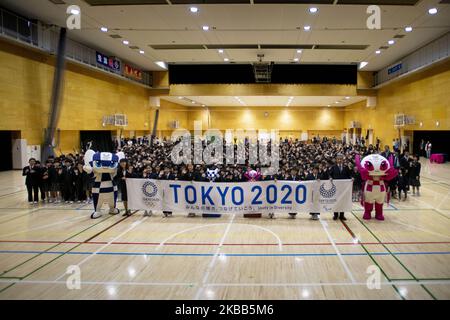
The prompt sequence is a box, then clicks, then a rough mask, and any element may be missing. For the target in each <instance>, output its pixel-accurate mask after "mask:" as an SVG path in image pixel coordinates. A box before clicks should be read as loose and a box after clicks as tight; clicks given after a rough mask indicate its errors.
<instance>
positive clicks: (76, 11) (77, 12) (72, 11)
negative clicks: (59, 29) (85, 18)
mask: <svg viewBox="0 0 450 320" xmlns="http://www.w3.org/2000/svg"><path fill="white" fill-rule="evenodd" d="M70 13H71V14H74V15H79V14H80V10H78V9H72V10H70Z"/></svg>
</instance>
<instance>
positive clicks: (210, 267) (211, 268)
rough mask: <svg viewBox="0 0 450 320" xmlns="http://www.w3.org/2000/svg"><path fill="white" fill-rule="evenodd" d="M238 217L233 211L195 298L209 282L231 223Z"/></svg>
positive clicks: (196, 298) (198, 297)
mask: <svg viewBox="0 0 450 320" xmlns="http://www.w3.org/2000/svg"><path fill="white" fill-rule="evenodd" d="M235 217H236V214H234V213H233V215H232V216H231V219H230V221H229V222H228V225H227V227H226V229H225V232H224V233H223V235H222V238H221V239H220V242H219V245H218V246H217V249H216V252H215V253H214V255H213V258H212V259H211V261H210V262H209V265H208V267H207V269H206V272H205V275H204V276H203V279H202V282H201V284H200V286H199V288H198V290H197V293H196V294H195V298H194V300H198V299H200V296H201V294H202V293H203V290H204V287H205V284H206V283H207V282H208V278H209V274H210V273H211V271H212V270H213V267H214V265H215V264H216V261H217V258H218V256H219V253H220V250H221V248H222V245H223V243H224V242H225V238H226V237H227V235H228V233H229V232H230V229H231V225H232V224H233V221H234V218H235Z"/></svg>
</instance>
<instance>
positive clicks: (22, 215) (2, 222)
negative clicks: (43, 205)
mask: <svg viewBox="0 0 450 320" xmlns="http://www.w3.org/2000/svg"><path fill="white" fill-rule="evenodd" d="M38 210H39V209H37V208H36V209H33V210H31V211H28V212H26V213H24V214H20V215H19V216H16V217H14V218H11V219H8V220H5V221H1V222H0V224H4V223H8V222H10V221H13V220H16V219H18V218H22V217H25V216H29V215H30V214H32V213H33V212H36V211H38ZM12 214H13V215H14V214H15V213H12ZM2 236H3V235H2Z"/></svg>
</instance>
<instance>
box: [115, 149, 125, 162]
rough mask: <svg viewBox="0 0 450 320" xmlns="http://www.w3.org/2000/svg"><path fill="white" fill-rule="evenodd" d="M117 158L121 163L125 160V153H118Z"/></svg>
mask: <svg viewBox="0 0 450 320" xmlns="http://www.w3.org/2000/svg"><path fill="white" fill-rule="evenodd" d="M116 156H117V157H118V158H119V160H118V161H119V162H120V160H122V159H125V153H123V152H122V151H120V152H117V153H116Z"/></svg>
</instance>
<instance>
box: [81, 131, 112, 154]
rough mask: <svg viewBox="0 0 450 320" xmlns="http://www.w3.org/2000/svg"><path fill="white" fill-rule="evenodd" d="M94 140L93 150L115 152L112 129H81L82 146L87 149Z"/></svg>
mask: <svg viewBox="0 0 450 320" xmlns="http://www.w3.org/2000/svg"><path fill="white" fill-rule="evenodd" d="M90 142H92V146H91V148H92V150H94V151H100V152H113V151H114V142H113V139H112V133H111V131H106V130H105V131H80V143H81V148H82V149H83V150H84V151H86V148H87V146H88V144H89V143H90Z"/></svg>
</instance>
